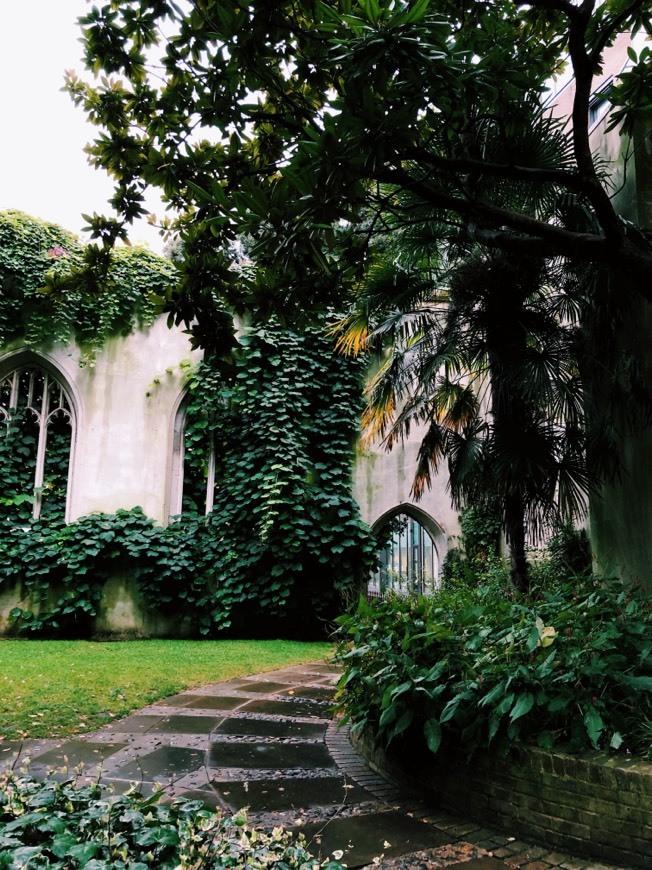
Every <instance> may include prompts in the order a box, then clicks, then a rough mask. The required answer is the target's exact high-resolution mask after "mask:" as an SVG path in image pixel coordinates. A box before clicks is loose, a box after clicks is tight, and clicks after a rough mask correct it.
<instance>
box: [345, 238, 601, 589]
mask: <svg viewBox="0 0 652 870" xmlns="http://www.w3.org/2000/svg"><path fill="white" fill-rule="evenodd" d="M562 278H563V270H562V267H561V265H560V264H551V263H550V262H545V261H542V260H538V259H533V258H530V259H515V258H514V257H509V258H508V257H507V256H506V255H504V254H501V253H496V252H487V251H484V252H482V251H479V250H472V251H471V252H470V253H466V255H465V256H463V257H461V258H459V259H457V260H456V261H453V262H451V261H450V259H449V261H448V262H447V264H446V265H445V267H438V268H433V267H432V266H431V265H430V264H424V262H423V261H421V262H417V263H412V264H409V265H406V264H405V262H404V263H400V262H398V261H397V259H396V258H392V257H391V256H390V257H388V256H387V254H385V255H384V256H383V257H382V258H381V259H380V261H379V262H377V263H376V264H375V266H374V267H372V268H371V269H370V270H369V273H368V277H367V281H366V284H365V287H364V290H363V292H362V293H361V295H360V298H359V300H358V305H357V307H356V310H355V311H354V312H353V313H352V314H351V315H350V316H349V317H348V318H347V319H346V321H344V322H343V323H342V324H340V328H341V330H342V335H341V338H340V345H341V347H342V348H343V349H345V350H347V351H349V352H354V353H355V352H360V351H361V350H362V349H363V348H365V347H367V348H369V347H373V346H376V347H378V346H380V345H382V346H383V347H384V348H385V357H384V360H383V362H382V364H381V366H380V368H379V370H378V372H377V374H376V375H375V376H374V377H373V379H372V380H371V382H370V383H369V386H368V389H367V407H366V412H365V416H364V428H365V436H366V438H368V439H373V438H375V437H377V436H379V437H381V438H382V439H383V441H384V444H385V446H386V447H387V448H390V449H391V447H392V445H393V444H394V443H395V442H396V440H397V439H400V438H404V437H406V436H407V435H409V433H410V431H411V429H412V428H413V427H414V426H415V425H420V426H422V427H424V429H423V434H422V440H421V446H420V450H419V459H418V467H417V470H416V474H415V479H414V483H413V487H412V494H413V495H414V496H415V497H416V498H420V497H421V496H422V495H423V492H424V491H425V489H426V488H427V487H429V486H430V483H431V479H432V474H433V472H434V471H435V470H436V469H437V468H438V467H439V466H440V465H441V463H442V462H443V461H444V460H446V461H447V463H448V472H449V488H450V492H451V495H452V499H453V503H454V505H455V506H456V507H457V508H458V509H459V508H460V507H462V506H463V505H464V504H469V503H470V504H477V503H479V502H487V501H489V502H492V503H493V504H494V505H496V506H497V509H498V511H499V514H500V517H501V520H502V525H503V529H504V533H505V537H506V541H507V545H508V548H509V551H510V556H511V577H512V581H513V583H514V585H515V586H516V587H517V588H518V589H521V590H524V589H527V587H528V585H529V582H528V568H527V560H526V543H527V541H528V540H529V541H531V542H532V543H538V542H539V541H540V540H541V539H542V537H543V536H544V535H545V533H546V531H547V530H548V529H550V528H551V527H553V526H554V525H555V524H557V523H558V522H560V521H573V520H576V519H578V518H579V517H581V516H582V515H583V514H584V512H585V508H586V493H587V489H588V486H589V483H590V480H589V475H588V472H587V466H586V425H585V417H584V405H583V384H582V379H581V377H580V373H579V368H578V366H577V364H576V361H575V356H574V349H575V347H576V346H577V333H578V308H577V307H576V306H574V305H573V302H572V299H570V298H569V296H568V294H566V293H565V292H563V290H564V288H563V287H561V286H560V285H561V283H562V281H561V279H562Z"/></svg>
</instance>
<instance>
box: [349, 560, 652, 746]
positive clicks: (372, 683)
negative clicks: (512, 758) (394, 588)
mask: <svg viewBox="0 0 652 870" xmlns="http://www.w3.org/2000/svg"><path fill="white" fill-rule="evenodd" d="M338 621H339V623H340V634H339V640H340V642H339V648H338V653H337V659H338V661H339V662H340V663H341V664H342V665H343V666H344V674H343V676H342V678H341V682H340V705H341V707H342V709H343V710H344V712H345V716H346V719H347V720H348V721H350V722H351V723H352V724H353V727H354V728H366V727H369V728H371V729H373V731H374V733H375V735H376V737H377V739H378V740H379V741H380V742H382V743H384V744H385V745H388V744H390V743H391V742H392V741H393V740H395V739H396V738H398V737H400V736H405V735H407V734H408V732H409V733H410V735H411V736H412V735H414V733H415V732H418V733H419V735H420V739H424V740H425V742H426V744H427V746H428V747H429V749H430V750H431V751H432V752H437V751H438V750H439V749H440V747H441V746H442V745H449V746H461V747H462V748H463V749H465V750H466V751H467V752H468V753H469V754H471V753H472V752H473V751H474V750H476V749H478V748H480V747H482V748H488V747H492V748H493V749H495V750H497V751H506V750H507V748H508V747H509V745H510V743H512V742H513V741H517V740H525V741H531V742H536V743H537V744H538V745H540V746H543V747H548V748H550V747H552V746H553V745H555V744H559V743H562V744H564V745H566V746H567V747H569V748H570V749H572V750H583V749H585V748H590V747H593V748H606V747H610V748H613V749H618V748H621V749H623V750H624V749H628V750H630V751H639V752H648V753H649V751H650V746H649V732H647V734H648V737H647V740H648V743H647V744H646V742H645V741H646V738H645V733H646V732H645V729H641V727H640V723H641V721H646V720H650V719H652V599H651V598H650V596H646V595H645V594H644V593H642V592H641V591H640V590H639V589H635V588H626V587H624V586H623V585H622V584H621V583H620V582H618V581H616V580H599V579H596V578H595V577H584V578H583V577H575V578H572V579H571V580H570V581H568V582H566V583H565V584H562V585H560V586H559V587H558V588H557V589H555V590H553V591H549V590H545V589H541V588H539V589H534V590H533V591H532V593H531V594H530V595H528V596H523V597H519V598H518V599H514V598H513V597H512V598H509V597H508V596H507V595H506V593H505V589H504V588H500V587H498V586H496V585H482V586H479V587H476V588H470V587H468V586H466V587H464V586H463V587H460V588H458V589H456V590H443V591H441V592H439V593H437V594H436V595H435V596H433V597H432V598H405V597H393V598H389V599H388V600H386V601H383V602H379V603H367V602H366V601H361V602H360V604H359V606H358V609H357V611H356V612H355V613H352V614H348V615H346V616H343V617H341V618H340V619H339V620H338Z"/></svg>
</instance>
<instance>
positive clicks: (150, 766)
mask: <svg viewBox="0 0 652 870" xmlns="http://www.w3.org/2000/svg"><path fill="white" fill-rule="evenodd" d="M204 758H205V752H202V751H201V750H198V749H186V748H183V747H179V746H161V747H160V748H159V749H155V750H154V751H153V752H148V753H146V754H145V755H141V756H139V757H138V758H136V759H134V760H133V761H129V762H127V763H126V764H123V765H121V766H119V767H117V768H115V769H114V770H113V771H112V774H111V775H112V778H114V779H128V780H134V781H135V782H138V781H140V780H141V779H142V780H146V781H149V782H151V781H154V780H161V781H162V782H163V781H169V780H175V779H179V778H180V777H182V776H185V775H186V774H187V773H191V772H192V771H194V770H197V768H199V767H201V766H202V765H203V764H204Z"/></svg>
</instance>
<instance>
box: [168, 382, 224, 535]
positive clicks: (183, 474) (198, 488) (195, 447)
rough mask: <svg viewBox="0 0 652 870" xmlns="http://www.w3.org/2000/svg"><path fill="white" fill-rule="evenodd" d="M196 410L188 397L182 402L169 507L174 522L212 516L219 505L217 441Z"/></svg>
mask: <svg viewBox="0 0 652 870" xmlns="http://www.w3.org/2000/svg"><path fill="white" fill-rule="evenodd" d="M194 410H195V409H194V407H193V406H192V405H189V403H188V397H187V395H186V396H184V397H182V398H181V399H180V401H179V404H178V406H177V410H176V412H175V415H174V430H173V439H172V464H171V468H170V485H169V503H168V514H169V517H170V519H172V518H173V517H178V516H179V515H180V514H195V515H199V516H202V515H204V514H209V513H210V512H211V511H212V509H213V504H214V501H215V489H216V476H217V475H216V461H215V449H214V446H213V445H214V440H213V436H212V433H211V432H209V431H208V426H207V423H206V421H205V420H203V419H202V418H201V415H198V414H196V413H194Z"/></svg>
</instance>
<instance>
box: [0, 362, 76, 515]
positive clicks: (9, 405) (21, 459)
mask: <svg viewBox="0 0 652 870" xmlns="http://www.w3.org/2000/svg"><path fill="white" fill-rule="evenodd" d="M71 445H72V410H71V404H70V400H69V398H68V396H67V394H66V392H65V390H64V388H63V387H62V385H61V384H60V383H59V381H58V380H57V379H56V378H55V377H54V376H53V375H52V374H50V373H49V372H47V371H45V370H44V369H42V368H41V367H40V366H38V365H32V364H30V365H25V366H21V367H20V368H16V369H14V370H13V371H11V372H10V373H9V374H7V375H4V376H0V466H1V467H2V478H3V482H2V489H1V491H0V512H2V513H4V514H5V515H9V516H12V517H15V518H16V520H26V519H28V518H29V517H30V516H31V517H34V518H35V519H38V518H39V517H49V518H55V517H56V518H59V517H60V518H61V519H63V518H64V516H65V511H66V495H67V490H68V472H69V466H70V449H71Z"/></svg>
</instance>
